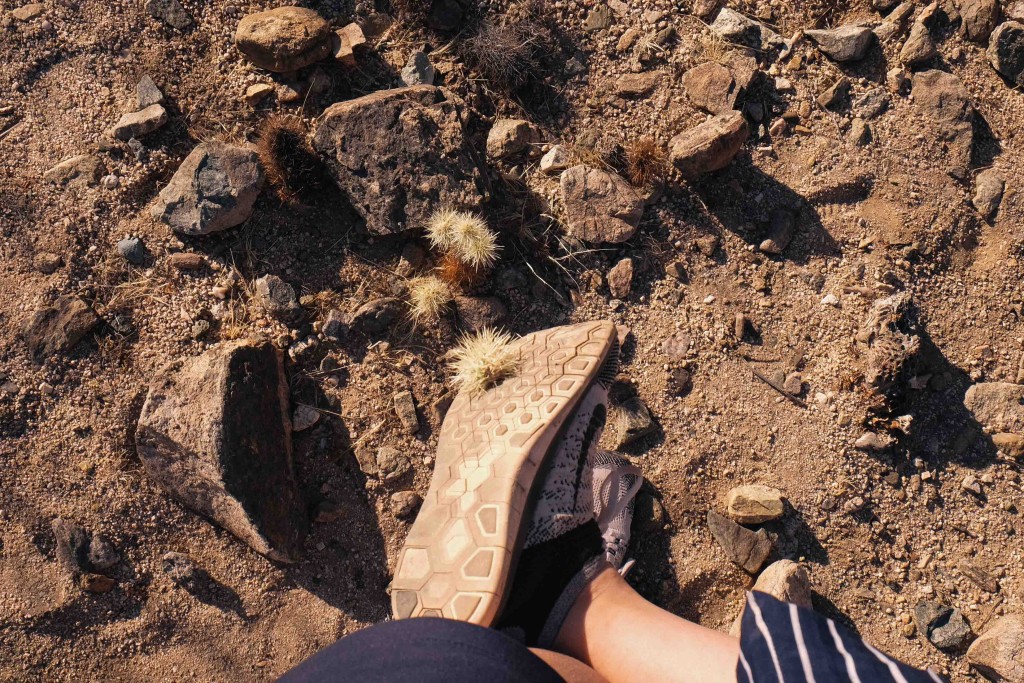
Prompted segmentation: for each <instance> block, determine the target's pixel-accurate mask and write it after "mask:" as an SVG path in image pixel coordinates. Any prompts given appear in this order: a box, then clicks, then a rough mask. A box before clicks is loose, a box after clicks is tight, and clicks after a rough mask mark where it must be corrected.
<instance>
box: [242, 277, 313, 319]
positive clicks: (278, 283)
mask: <svg viewBox="0 0 1024 683" xmlns="http://www.w3.org/2000/svg"><path fill="white" fill-rule="evenodd" d="M253 289H254V294H255V299H256V302H257V303H258V304H259V305H260V307H261V308H263V310H265V311H266V312H267V313H269V314H270V315H272V316H274V317H275V318H277V319H278V320H281V321H283V322H286V323H293V322H295V321H297V320H298V319H299V318H301V317H302V306H300V305H299V300H298V298H297V297H296V296H295V288H294V287H292V286H291V285H290V284H288V283H287V282H285V281H284V280H282V279H281V278H279V277H277V276H276V275H264V276H263V277H261V278H259V279H258V280H256V284H255V286H254V288H253Z"/></svg>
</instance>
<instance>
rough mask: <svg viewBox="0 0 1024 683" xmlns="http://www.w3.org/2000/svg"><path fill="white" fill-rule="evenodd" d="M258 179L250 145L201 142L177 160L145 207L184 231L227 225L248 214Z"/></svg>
mask: <svg viewBox="0 0 1024 683" xmlns="http://www.w3.org/2000/svg"><path fill="white" fill-rule="evenodd" d="M263 181H264V175H263V168H262V167H261V166H260V162H259V159H258V158H257V156H256V152H255V151H253V150H251V149H247V148H245V147H238V146H235V145H229V144H226V143H223V142H203V143H201V144H199V145H197V146H196V148H195V149H193V150H192V152H191V153H190V154H189V155H188V156H187V157H185V160H184V161H183V162H181V166H179V167H178V170H177V171H176V172H175V173H174V177H172V178H171V182H169V183H168V184H167V187H165V188H164V189H163V190H161V191H160V195H159V197H157V200H156V202H155V203H154V204H153V207H152V209H151V211H150V213H151V214H152V216H153V218H155V219H156V220H158V221H160V222H162V223H164V224H166V225H168V226H170V228H171V229H172V230H175V231H177V232H181V233H184V234H186V235H208V234H210V233H212V232H219V231H221V230H227V229H228V228H232V227H234V226H236V225H239V224H240V223H243V222H244V221H245V220H246V219H247V218H249V216H250V215H251V214H252V209H253V205H255V203H256V197H258V196H259V193H260V190H262V189H263Z"/></svg>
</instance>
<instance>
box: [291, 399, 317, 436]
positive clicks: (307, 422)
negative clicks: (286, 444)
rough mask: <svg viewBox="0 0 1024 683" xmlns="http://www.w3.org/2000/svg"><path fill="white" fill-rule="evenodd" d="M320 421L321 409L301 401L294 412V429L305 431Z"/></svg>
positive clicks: (294, 430) (295, 430)
mask: <svg viewBox="0 0 1024 683" xmlns="http://www.w3.org/2000/svg"><path fill="white" fill-rule="evenodd" d="M319 421H320V411H319V410H317V409H316V408H314V407H313V406H307V405H306V404H304V403H300V404H299V405H297V406H296V407H295V412H294V413H292V431H293V432H304V431H306V430H307V429H310V428H311V427H313V426H315V425H316V423H317V422H319Z"/></svg>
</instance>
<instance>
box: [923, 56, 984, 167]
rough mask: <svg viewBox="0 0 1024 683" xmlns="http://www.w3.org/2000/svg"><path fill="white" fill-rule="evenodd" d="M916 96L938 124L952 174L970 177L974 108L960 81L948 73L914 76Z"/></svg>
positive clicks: (940, 139)
mask: <svg viewBox="0 0 1024 683" xmlns="http://www.w3.org/2000/svg"><path fill="white" fill-rule="evenodd" d="M913 95H914V100H915V102H916V104H917V106H919V107H920V108H921V110H922V111H923V112H924V113H925V114H926V115H927V116H929V117H930V118H931V119H932V121H933V122H934V123H935V124H936V130H937V133H938V134H937V139H938V141H939V142H940V143H942V144H944V145H945V146H946V148H947V153H946V157H945V162H946V164H947V165H948V167H949V173H951V174H952V175H954V176H955V177H957V178H964V177H966V175H967V170H968V169H969V168H970V165H971V149H972V147H973V146H974V124H973V122H974V106H973V105H972V104H971V100H970V97H969V96H968V94H967V91H966V90H965V89H964V87H963V85H962V84H961V83H960V79H958V78H957V77H956V76H954V75H953V74H948V73H946V72H945V71H938V70H934V69H933V70H931V71H922V72H920V73H918V74H915V75H914V80H913Z"/></svg>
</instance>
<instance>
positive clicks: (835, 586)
mask: <svg viewBox="0 0 1024 683" xmlns="http://www.w3.org/2000/svg"><path fill="white" fill-rule="evenodd" d="M379 2H380V4H374V3H373V2H372V0H360V1H359V2H357V3H356V4H355V5H353V4H352V3H351V2H349V1H348V0H334V1H324V2H311V3H308V7H307V9H296V8H285V9H275V8H274V6H272V5H269V4H267V3H265V2H262V1H260V2H255V1H254V2H247V3H234V4H229V3H227V2H224V1H221V0H216V1H213V2H202V3H201V2H195V1H194V0H184V1H183V2H179V0H147V1H146V2H145V3H135V2H133V3H124V2H122V1H121V0H114V1H113V2H111V1H107V2H99V1H97V0H52V1H51V0H47V1H46V2H43V3H38V4H28V5H21V4H19V3H20V0H0V45H2V47H3V50H2V53H3V55H4V59H3V60H2V63H0V158H2V159H3V162H2V163H0V262H2V265H3V267H2V268H0V321H2V323H3V324H2V326H0V334H2V338H0V341H2V345H0V385H2V386H0V456H2V458H3V463H4V467H2V468H0V646H2V651H3V653H4V656H3V657H0V678H2V679H4V680H12V681H13V680H18V681H22V680H24V681H33V680H47V681H61V680H69V681H70V680H74V681H81V680H111V681H121V680H124V681H129V680H131V681H140V680H166V679H168V678H173V679H175V680H177V679H184V680H199V681H214V680H216V681H236V680H237V681H251V680H270V679H273V677H274V676H275V675H278V674H280V673H281V672H283V671H285V670H286V669H288V668H289V667H291V666H292V665H294V664H295V663H297V662H298V661H300V660H302V659H303V658H305V657H307V656H308V655H310V654H311V653H313V652H314V651H316V650H317V649H318V648H320V647H322V646H324V645H326V644H328V643H330V642H332V641H333V640H335V639H336V638H338V637H339V636H342V635H344V634H346V633H350V632H352V631H354V630H356V629H359V628H362V627H364V626H366V625H368V624H371V623H373V622H376V621H380V620H382V619H385V618H387V617H388V615H389V599H388V595H387V588H388V583H389V581H390V571H391V569H392V568H393V565H394V561H395V559H396V555H397V552H398V550H399V549H400V547H401V544H402V540H403V537H404V534H405V533H406V530H407V529H408V525H409V524H410V522H411V518H412V517H413V516H414V513H415V510H416V507H417V505H418V504H419V496H420V495H421V494H422V493H423V492H424V491H425V490H426V486H427V483H428V480H429V476H430V472H431V465H432V449H433V447H434V446H435V444H436V438H437V437H436V435H437V430H438V427H439V425H440V421H441V420H442V419H443V415H444V410H445V407H446V405H447V401H449V400H450V392H451V384H450V381H449V380H450V371H449V370H447V369H446V368H447V364H448V363H447V361H448V360H449V359H450V358H451V350H452V349H453V348H454V347H455V345H456V343H457V341H458V339H459V336H460V334H463V333H465V332H471V331H474V330H480V329H484V328H491V327H500V328H504V329H507V330H509V331H511V332H512V333H515V334H525V333H528V332H530V331H533V330H537V329H541V328H545V327H549V326H552V325H558V324H563V323H567V322H573V321H583V320H591V319H595V318H608V319H611V320H614V321H615V322H616V323H617V324H618V325H619V326H620V327H619V331H620V335H621V338H622V340H623V355H622V359H623V366H622V374H621V377H620V378H619V382H618V383H617V385H616V388H615V392H614V394H615V395H614V400H615V407H614V410H613V413H612V417H611V424H610V426H609V429H608V431H607V434H606V441H607V444H606V445H608V446H609V447H616V448H619V449H620V450H622V451H624V452H626V453H627V454H629V455H630V456H631V457H632V458H633V459H634V461H635V462H636V464H637V465H638V466H640V467H641V468H642V469H643V471H644V473H645V475H646V477H647V479H648V480H649V486H648V487H647V488H646V489H645V491H644V492H643V494H642V497H641V500H640V505H639V512H638V518H637V520H636V527H635V537H636V545H635V555H636V557H637V559H638V566H637V568H636V570H635V571H634V572H633V574H632V575H631V580H633V581H634V583H635V584H636V586H637V587H638V589H639V590H641V591H642V592H643V593H644V594H645V595H646V596H648V597H649V598H650V599H652V600H654V601H656V602H657V603H658V604H661V605H663V606H665V607H666V608H668V609H670V610H672V611H674V612H676V613H678V614H681V615H683V616H685V617H687V618H691V619H695V620H698V621H700V622H701V623H703V624H705V625H708V626H711V627H713V628H720V629H723V630H728V629H730V628H731V627H732V624H733V621H734V619H735V617H736V615H737V613H738V611H739V608H740V605H741V604H742V592H743V590H744V589H746V588H749V587H751V586H752V585H754V582H755V580H756V581H757V584H758V587H760V588H764V589H765V590H768V591H770V592H774V593H776V594H779V595H784V596H786V597H788V598H789V599H792V600H794V601H796V602H801V603H803V604H810V605H811V606H813V607H814V608H815V609H816V610H818V611H820V612H822V613H824V614H827V615H828V616H831V617H833V618H836V619H837V620H839V621H841V622H842V623H844V624H846V625H847V626H848V627H851V628H853V629H856V630H857V631H858V632H859V633H860V634H861V635H863V636H864V637H865V638H867V639H868V640H869V641H871V642H872V643H873V644H875V645H876V646H878V647H879V648H881V649H883V650H886V651H888V652H890V653H892V654H893V655H895V656H897V657H899V658H901V659H903V660H905V661H907V662H908V663H911V664H914V665H917V666H922V667H924V666H930V667H933V668H934V669H935V670H936V671H938V672H941V673H943V674H944V675H946V676H948V677H949V678H951V679H953V680H967V679H977V678H979V676H980V675H987V676H989V677H992V678H994V679H998V677H999V676H1002V677H1003V679H1006V680H1017V681H1021V680H1024V659H1022V655H1021V652H1024V621H1022V617H1021V616H1020V615H1021V614H1022V613H1024V604H1022V602H1024V563H1022V556H1021V547H1022V546H1021V541H1020V534H1021V533H1024V522H1022V520H1021V516H1020V514H1021V509H1022V508H1024V489H1022V481H1021V473H1020V472H1021V464H1022V463H1021V460H1020V458H1021V457H1024V356H1022V350H1024V323H1022V320H1021V318H1022V315H1024V293H1022V290H1021V287H1020V282H1021V278H1022V276H1024V262H1022V259H1024V253H1022V248H1024V234H1022V233H1021V230H1020V227H1019V226H1020V222H1021V220H1022V218H1024V206H1022V202H1021V199H1020V196H1019V194H1018V193H1017V188H1018V187H1020V186H1021V183H1022V181H1024V174H1022V172H1021V170H1020V169H1021V168H1022V162H1024V158H1022V155H1024V152H1022V149H1024V147H1022V142H1024V140H1022V138H1021V130H1022V124H1024V99H1022V95H1021V91H1020V87H1019V86H1020V85H1022V84H1024V25H1022V24H1021V23H1019V22H1024V3H1021V2H1016V1H1014V0H1001V1H997V0H940V1H938V2H933V3H931V4H924V3H920V2H914V1H913V0H907V1H906V2H903V3H897V2H895V0H870V2H869V0H855V1H853V2H845V3H844V2H835V1H832V2H830V1H828V0H802V1H798V2H790V3H781V2H774V1H773V2H766V1H763V0H728V2H727V3H725V4H726V5H727V6H726V7H721V6H720V4H719V3H718V2H716V0H679V1H678V2H675V3H673V2H668V1H665V0H653V1H652V2H647V3H639V2H634V1H633V0H627V1H623V0H607V2H606V4H605V2H594V1H592V0H586V1H585V2H583V1H579V0H557V1H555V2H549V3H542V2H539V1H538V2H525V3H521V4H513V5H508V4H507V3H505V2H502V1H501V0H494V1H493V2H486V1H482V2H479V3H471V2H469V1H468V0H465V3H464V0H403V1H402V2H397V0H396V2H395V4H393V5H388V4H386V0H379ZM463 3H464V4H463ZM270 10H273V11H272V12H270ZM268 12H269V13H268ZM397 88H403V89H402V90H394V89H397ZM439 210H449V214H446V215H447V218H446V219H445V220H447V221H448V222H447V223H445V224H444V226H442V225H440V222H439V221H440V218H439V217H438V215H437V212H438V211H439ZM473 216H476V219H479V218H482V219H484V220H483V222H481V221H479V220H476V219H474V218H473ZM456 219H457V220H458V221H462V222H461V223H458V222H457V221H456ZM452 221H456V222H455V223H453V222H452ZM441 222H443V221H441ZM456 223H457V224H458V225H461V226H463V228H464V230H463V228H459V229H460V230H463V232H462V233H459V234H463V235H473V236H475V237H473V240H475V241H471V243H470V244H469V246H468V247H467V246H466V245H465V244H463V245H462V246H459V244H460V243H459V242H458V240H457V239H455V238H454V237H452V236H451V235H452V234H454V233H451V230H452V229H454V228H452V227H451V226H452V225H456ZM445 226H447V227H445ZM466 226H469V227H466ZM428 228H429V230H428V231H427V232H426V233H425V232H424V231H425V229H428ZM442 228H443V229H442ZM444 230H449V232H447V233H445V232H444ZM474 231H475V232H474ZM439 235H440V236H439ZM444 235H448V236H447V237H445V236H444ZM467 239H469V238H467ZM488 240H492V241H494V242H495V244H496V246H497V250H495V249H493V248H492V247H491V246H489V244H490V243H489V242H488ZM453 245H455V246H453ZM766 566H767V567H768V568H767V569H765V567H766ZM972 643H973V645H972ZM968 648H970V649H968Z"/></svg>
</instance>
